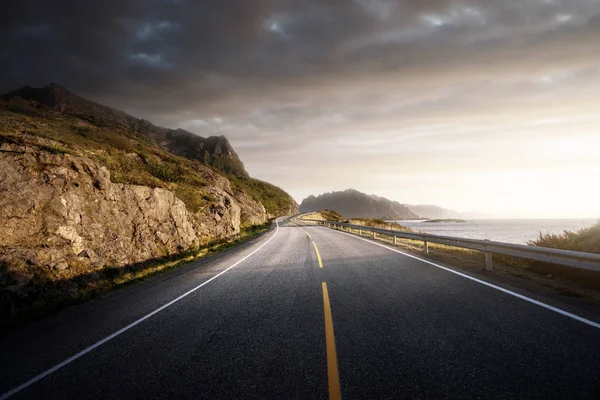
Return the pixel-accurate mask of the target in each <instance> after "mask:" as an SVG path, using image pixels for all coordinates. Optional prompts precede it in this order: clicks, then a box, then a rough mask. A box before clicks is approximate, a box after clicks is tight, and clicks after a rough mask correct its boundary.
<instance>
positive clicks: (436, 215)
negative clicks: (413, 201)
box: [406, 204, 464, 219]
mask: <svg viewBox="0 0 600 400" xmlns="http://www.w3.org/2000/svg"><path fill="white" fill-rule="evenodd" d="M406 206H407V207H408V209H409V210H410V211H412V212H413V213H415V214H417V215H418V216H420V217H421V218H429V219H445V218H462V217H464V215H463V214H462V213H459V212H457V211H453V210H448V209H446V208H442V207H439V206H434V205H416V206H412V205H410V204H407V205H406Z"/></svg>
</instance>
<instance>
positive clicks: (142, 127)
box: [2, 83, 248, 178]
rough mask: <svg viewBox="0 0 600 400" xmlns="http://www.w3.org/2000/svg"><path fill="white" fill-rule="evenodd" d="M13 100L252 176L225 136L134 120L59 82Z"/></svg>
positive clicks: (15, 94)
mask: <svg viewBox="0 0 600 400" xmlns="http://www.w3.org/2000/svg"><path fill="white" fill-rule="evenodd" d="M13 98H20V99H23V100H29V101H33V102H36V103H37V104H39V105H45V106H47V107H50V108H52V109H54V110H57V111H59V112H61V113H62V114H66V115H72V116H75V117H78V118H81V119H83V120H86V121H88V122H90V123H92V124H94V125H96V126H103V127H107V128H117V129H128V130H131V131H133V132H136V133H140V134H141V135H143V136H145V137H147V138H148V139H150V141H151V142H152V143H154V144H155V145H157V146H160V147H161V148H163V149H164V150H167V151H169V152H171V153H173V154H177V155H179V156H183V157H186V158H190V159H193V160H198V161H200V162H201V163H203V164H204V165H208V166H210V167H213V168H215V169H216V170H218V171H220V172H223V173H225V174H228V175H233V176H236V177H241V178H247V177H248V173H247V172H246V170H245V169H244V164H243V163H242V161H241V160H240V158H239V156H238V155H237V153H236V152H235V151H234V150H233V148H232V147H231V144H230V143H229V141H228V140H227V138H226V137H225V136H211V137H208V138H203V137H200V136H198V135H196V134H194V133H191V132H188V131H185V130H183V129H168V128H163V127H160V126H156V125H154V124H152V123H151V122H149V121H147V120H144V119H138V118H135V117H132V116H131V115H129V114H127V113H125V112H123V111H119V110H115V109H113V108H110V107H107V106H104V105H101V104H97V103H94V102H92V101H89V100H87V99H84V98H83V97H80V96H77V95H76V94H73V93H71V92H70V91H69V90H68V89H67V88H65V87H63V86H61V85H58V84H56V83H51V84H49V85H48V86H46V87H43V88H32V87H29V86H25V87H23V88H21V89H19V90H16V91H14V92H10V93H7V94H5V95H3V96H2V99H3V100H5V101H10V100H11V99H13Z"/></svg>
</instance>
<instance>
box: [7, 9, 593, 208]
mask: <svg viewBox="0 0 600 400" xmlns="http://www.w3.org/2000/svg"><path fill="white" fill-rule="evenodd" d="M59 3H61V2H60V1H59V2H58V3H57V4H59ZM490 3H491V2H483V1H454V0H428V1H416V0H415V1H410V0H407V1H392V0H353V1H350V2H342V1H333V2H328V3H326V4H321V2H318V1H316V0H308V1H306V2H291V1H283V0H282V1H263V0H261V1H253V2H250V1H239V2H220V3H219V4H209V3H208V2H199V3H198V2H197V3H194V4H191V3H190V2H187V1H185V0H177V1H166V0H152V1H150V2H148V3H146V4H143V5H142V4H140V3H138V2H135V1H132V0H127V1H107V2H103V3H102V4H83V3H80V4H74V5H73V4H71V5H70V6H69V7H66V8H65V7H60V6H58V5H57V4H54V5H53V6H49V5H48V4H46V3H45V2H43V1H41V0H34V1H31V2H27V3H25V2H20V3H19V4H16V5H15V6H14V7H12V8H11V10H10V11H9V12H7V13H5V14H4V15H3V16H1V17H0V21H2V24H0V32H1V33H2V35H0V43H1V44H2V46H0V54H2V56H3V58H4V59H6V60H8V61H9V62H5V63H2V65H1V66H0V72H1V73H0V91H1V92H2V93H5V92H8V91H10V90H14V89H16V88H18V87H21V86H25V85H29V86H44V85H46V84H48V82H59V83H60V84H63V85H65V86H66V87H67V88H69V89H70V90H72V91H73V92H74V93H76V94H78V95H80V96H83V97H85V98H88V99H90V100H92V101H96V102H98V103H101V104H105V105H108V106H110V107H113V108H116V109H120V110H123V111H125V112H127V113H129V114H131V115H133V116H136V117H138V118H144V119H147V120H150V121H151V122H153V123H155V124H157V125H161V126H165V127H169V128H183V129H186V130H188V131H190V132H194V133H196V134H198V135H201V136H211V135H225V136H226V137H227V138H228V140H229V141H230V142H231V144H232V146H233V148H234V149H235V151H236V152H237V153H238V154H239V156H240V158H241V160H242V162H243V163H244V165H245V167H246V169H247V170H248V172H249V173H250V174H251V175H252V176H254V177H256V178H259V179H262V180H265V181H267V182H270V183H273V184H275V185H277V186H280V187H281V188H283V189H284V190H286V191H287V192H288V193H290V195H292V197H293V198H294V199H295V200H296V201H297V202H298V203H300V202H301V201H302V200H303V199H304V198H306V197H307V196H309V195H311V194H313V195H319V194H321V193H325V192H332V191H339V190H345V189H348V188H355V189H356V190H359V191H361V192H364V193H367V194H376V195H378V196H381V197H385V198H387V199H390V200H393V201H398V202H400V203H403V204H412V205H419V204H431V205H436V206H440V207H443V208H447V209H450V210H455V211H458V212H469V213H477V214H484V215H493V216H494V218H532V219H536V218H585V219H587V218H590V219H598V218H600V186H599V185H597V184H595V183H596V182H597V179H598V178H597V177H598V176H600V157H598V149H599V148H600V115H598V113H597V104H598V101H600V53H599V52H598V51H597V46H598V43H600V0H570V1H568V2H566V1H560V0H552V1H548V0H525V1H517V0H509V1H504V2H495V3H496V4H490ZM64 9H69V10H71V11H70V12H68V13H65V12H64V11H61V10H64Z"/></svg>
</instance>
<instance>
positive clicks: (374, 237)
mask: <svg viewBox="0 0 600 400" xmlns="http://www.w3.org/2000/svg"><path fill="white" fill-rule="evenodd" d="M373 239H377V237H376V236H375V231H373Z"/></svg>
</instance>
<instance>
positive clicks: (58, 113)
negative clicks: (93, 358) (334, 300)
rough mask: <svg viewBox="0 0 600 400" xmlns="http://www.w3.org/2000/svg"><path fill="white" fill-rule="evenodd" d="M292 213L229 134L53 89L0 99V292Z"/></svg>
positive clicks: (148, 256)
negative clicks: (165, 124) (247, 166)
mask: <svg viewBox="0 0 600 400" xmlns="http://www.w3.org/2000/svg"><path fill="white" fill-rule="evenodd" d="M296 212H297V204H296V202H295V201H294V200H293V199H292V198H291V196H289V195H288V194H287V193H286V192H285V191H283V190H282V189H281V188H278V187H276V186H274V185H271V184H269V183H267V182H263V181H260V180H257V179H253V178H251V177H249V176H248V174H247V173H246V171H245V170H244V168H243V164H242V162H241V161H240V160H239V157H238V156H237V154H236V153H235V151H234V150H233V149H232V148H231V145H230V144H229V142H228V141H227V139H226V138H225V137H209V138H202V137H200V136H197V135H194V134H192V133H189V132H186V131H182V130H171V129H167V128H161V127H158V126H155V125H153V124H151V123H150V122H148V121H144V120H140V119H136V118H134V117H132V116H130V115H128V114H126V113H124V112H122V111H118V110H114V109H112V108H109V107H106V106H103V105H100V104H96V103H93V102H91V101H88V100H86V99H83V98H82V97H79V96H77V95H75V94H73V93H71V92H70V91H68V90H67V89H65V88H64V87H62V86H60V85H56V84H51V85H49V86H47V87H45V88H41V89H34V88H30V87H25V88H22V89H20V90H17V91H15V92H11V93H8V94H6V95H3V96H1V97H0V289H2V288H4V287H12V288H21V287H23V285H26V284H27V282H30V281H31V282H38V281H39V280H48V279H50V280H60V281H65V280H68V279H71V278H74V277H76V276H80V275H83V274H91V273H93V272H94V271H95V270H96V269H98V268H103V267H106V266H110V267H122V266H125V265H130V264H133V263H143V262H146V261H148V260H152V259H156V258H161V257H164V256H169V255H173V254H176V253H181V252H183V251H187V250H190V249H193V248H195V247H198V246H201V245H205V244H207V243H210V242H213V241H216V240H221V239H227V238H229V237H231V236H234V235H237V234H238V233H240V232H241V230H242V229H244V228H249V227H252V226H254V225H260V224H264V223H266V222H267V221H268V219H269V218H273V217H276V216H280V215H287V214H294V213H296ZM23 282H25V283H23ZM15 290H16V289H15Z"/></svg>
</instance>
